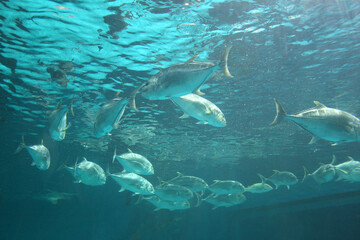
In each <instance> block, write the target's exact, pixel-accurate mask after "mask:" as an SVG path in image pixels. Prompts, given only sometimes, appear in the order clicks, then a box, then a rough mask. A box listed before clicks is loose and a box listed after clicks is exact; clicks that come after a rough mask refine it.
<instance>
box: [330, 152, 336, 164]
mask: <svg viewBox="0 0 360 240" xmlns="http://www.w3.org/2000/svg"><path fill="white" fill-rule="evenodd" d="M335 162H336V156H335V155H334V154H333V155H332V160H331V163H330V164H335Z"/></svg>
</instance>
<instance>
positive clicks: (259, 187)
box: [245, 174, 273, 193]
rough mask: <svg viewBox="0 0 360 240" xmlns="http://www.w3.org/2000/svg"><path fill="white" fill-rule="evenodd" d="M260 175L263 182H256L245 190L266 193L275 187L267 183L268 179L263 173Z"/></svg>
mask: <svg viewBox="0 0 360 240" xmlns="http://www.w3.org/2000/svg"><path fill="white" fill-rule="evenodd" d="M258 176H259V177H260V179H261V183H255V184H253V185H251V186H249V187H246V188H245V192H250V193H266V192H269V191H271V190H272V189H273V188H272V187H271V186H270V185H269V184H267V183H265V181H266V179H265V178H264V176H262V175H261V174H258Z"/></svg>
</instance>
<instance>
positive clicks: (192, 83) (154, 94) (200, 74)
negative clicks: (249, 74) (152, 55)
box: [131, 47, 232, 110]
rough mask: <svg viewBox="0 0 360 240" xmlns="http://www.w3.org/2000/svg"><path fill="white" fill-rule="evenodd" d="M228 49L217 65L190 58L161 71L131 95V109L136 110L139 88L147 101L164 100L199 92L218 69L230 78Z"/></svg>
mask: <svg viewBox="0 0 360 240" xmlns="http://www.w3.org/2000/svg"><path fill="white" fill-rule="evenodd" d="M230 48H231V47H229V48H227V49H226V50H225V53H224V55H223V58H222V60H221V61H220V63H219V64H214V63H209V62H195V61H194V60H195V59H196V57H197V56H194V57H192V58H190V59H189V60H188V61H186V62H185V63H181V64H176V65H173V66H170V67H168V68H166V69H163V70H161V71H160V72H159V73H157V74H156V75H154V76H152V77H151V78H150V79H149V81H148V82H147V83H146V84H144V85H141V86H140V87H138V88H137V89H136V90H135V91H134V92H133V94H132V99H133V101H132V104H131V106H132V108H133V109H134V110H136V106H135V96H136V93H137V91H138V90H139V89H140V88H143V89H142V96H143V97H144V98H147V99H149V100H164V99H170V98H174V97H181V96H184V95H186V94H189V93H192V92H197V93H198V94H202V93H201V92H200V87H201V86H202V85H203V84H204V82H206V80H208V79H209V78H210V77H211V76H212V75H213V74H214V73H215V72H216V71H217V70H218V69H220V68H223V71H224V73H225V75H226V76H228V77H232V76H231V74H230V72H229V70H228V68H227V58H228V55H229V51H230Z"/></svg>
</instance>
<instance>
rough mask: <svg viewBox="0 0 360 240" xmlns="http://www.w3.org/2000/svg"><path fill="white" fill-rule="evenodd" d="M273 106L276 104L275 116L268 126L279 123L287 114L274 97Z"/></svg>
mask: <svg viewBox="0 0 360 240" xmlns="http://www.w3.org/2000/svg"><path fill="white" fill-rule="evenodd" d="M274 102H275V106H276V116H275V119H274V121H272V123H270V126H275V125H277V124H279V123H280V121H281V120H282V119H283V118H284V117H285V116H286V115H287V114H286V112H285V110H284V108H283V106H281V103H280V102H279V101H278V100H277V99H276V98H274Z"/></svg>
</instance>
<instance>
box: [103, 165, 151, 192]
mask: <svg viewBox="0 0 360 240" xmlns="http://www.w3.org/2000/svg"><path fill="white" fill-rule="evenodd" d="M106 174H107V175H108V176H110V177H111V178H112V179H114V180H115V182H117V183H118V184H119V185H120V186H121V189H120V190H119V192H123V191H125V190H128V191H131V192H133V193H134V194H135V195H136V194H141V195H153V194H154V193H155V190H154V186H153V185H152V184H151V183H150V182H149V181H148V180H146V179H145V178H143V177H142V176H140V175H138V174H136V173H131V172H128V171H126V170H124V171H122V172H120V173H110V172H109V168H108V169H107V172H106Z"/></svg>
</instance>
